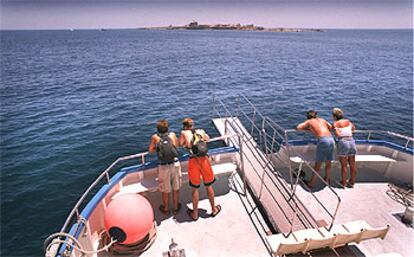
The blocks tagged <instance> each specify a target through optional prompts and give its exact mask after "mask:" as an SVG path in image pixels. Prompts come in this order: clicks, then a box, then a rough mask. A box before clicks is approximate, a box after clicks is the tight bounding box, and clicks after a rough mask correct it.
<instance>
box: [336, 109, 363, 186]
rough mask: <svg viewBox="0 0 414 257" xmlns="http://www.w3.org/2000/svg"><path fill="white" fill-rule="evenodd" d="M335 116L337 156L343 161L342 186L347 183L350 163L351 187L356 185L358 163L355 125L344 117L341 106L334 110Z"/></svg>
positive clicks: (349, 184) (349, 183)
mask: <svg viewBox="0 0 414 257" xmlns="http://www.w3.org/2000/svg"><path fill="white" fill-rule="evenodd" d="M332 115H333V118H334V120H335V121H334V123H333V129H334V130H335V136H336V137H337V138H338V145H337V154H336V155H337V156H338V157H339V161H340V162H341V173H342V182H341V184H342V186H344V187H345V186H346V185H347V169H348V163H349V168H350V170H351V178H350V180H349V182H348V186H349V187H354V184H355V180H356V174H357V170H356V165H355V155H356V153H357V150H356V145H355V140H354V138H353V137H352V133H353V132H354V131H355V125H354V124H353V123H352V122H351V121H350V120H348V119H344V113H343V111H342V110H341V109H339V108H334V109H333V110H332Z"/></svg>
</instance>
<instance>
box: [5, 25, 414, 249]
mask: <svg viewBox="0 0 414 257" xmlns="http://www.w3.org/2000/svg"><path fill="white" fill-rule="evenodd" d="M412 38H413V32H412V30H327V31H325V32H323V33H311V32H310V33H271V32H245V31H146V30H108V31H97V30H94V31H92V30H90V31H88V30H80V31H73V32H71V31H2V32H1V46H0V47H1V48H0V49H1V55H0V57H1V60H0V61H1V92H0V103H1V109H0V118H1V142H0V143H1V252H0V255H1V256H41V255H42V251H41V246H42V243H43V240H44V239H45V238H46V237H47V236H48V235H49V234H51V233H53V232H56V231H58V230H59V229H60V228H61V226H62V225H63V223H64V221H65V219H66V216H67V215H68V213H69V211H70V210H71V209H72V207H73V206H74V204H75V203H76V201H77V199H78V198H79V197H80V195H81V194H82V193H83V192H84V190H85V189H86V188H87V186H88V185H89V184H90V183H91V182H92V181H93V180H94V178H95V177H97V175H98V174H99V173H100V172H101V171H102V170H103V169H105V168H106V167H107V166H108V165H109V164H111V163H112V162H113V161H114V160H115V159H116V158H117V157H119V156H123V155H129V154H134V153H138V152H143V151H146V150H147V147H148V144H149V139H150V136H151V134H152V133H154V132H155V122H156V121H157V120H158V119H160V118H167V119H168V120H169V121H170V123H171V127H172V129H173V130H174V131H177V132H178V131H179V128H180V127H181V120H182V119H183V118H184V117H187V116H190V117H192V118H194V119H195V121H196V124H197V126H198V127H202V128H204V129H205V130H206V131H207V132H208V133H209V134H211V135H217V132H215V131H214V127H213V125H212V123H211V121H210V118H211V117H212V111H211V110H212V107H213V95H216V96H219V97H221V98H222V99H223V100H224V101H225V102H227V103H234V101H235V100H234V99H235V97H236V96H237V95H239V94H244V95H246V96H247V97H248V98H249V99H250V100H251V101H252V102H253V103H254V104H255V105H257V107H258V108H259V110H260V111H262V113H263V114H264V115H267V116H269V117H270V118H272V119H274V120H275V121H277V122H279V124H281V125H282V126H283V127H284V128H293V127H294V126H295V125H296V124H297V123H299V122H301V121H303V120H304V119H305V112H306V111H307V110H308V109H311V108H312V109H315V110H317V111H318V113H319V115H320V116H322V117H324V118H326V119H328V120H329V121H331V120H332V118H331V115H330V111H331V109H332V107H340V108H342V109H343V110H344V112H345V115H346V116H347V117H349V118H350V119H351V120H352V121H353V122H354V123H355V125H356V126H357V128H358V129H378V130H391V131H395V132H398V133H402V134H407V135H412V133H413V102H412V100H413V80H412V79H413V78H412V76H413V45H412Z"/></svg>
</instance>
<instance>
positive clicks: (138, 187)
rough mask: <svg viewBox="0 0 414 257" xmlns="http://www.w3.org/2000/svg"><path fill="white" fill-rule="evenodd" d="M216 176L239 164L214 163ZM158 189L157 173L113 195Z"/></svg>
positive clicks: (184, 178)
mask: <svg viewBox="0 0 414 257" xmlns="http://www.w3.org/2000/svg"><path fill="white" fill-rule="evenodd" d="M211 168H212V169H213V173H214V176H220V175H225V174H229V173H233V172H235V171H236V169H237V165H236V164H234V163H231V162H226V163H220V164H214V165H212V166H211ZM182 175H183V183H184V182H187V181H188V172H183V173H182ZM157 190H158V177H157V174H154V175H151V176H145V175H144V178H143V179H142V180H140V181H139V182H137V183H133V184H130V185H126V186H122V187H121V189H120V190H119V192H117V193H116V194H114V195H113V196H112V199H115V198H116V197H118V196H120V195H124V194H139V193H143V192H155V191H157Z"/></svg>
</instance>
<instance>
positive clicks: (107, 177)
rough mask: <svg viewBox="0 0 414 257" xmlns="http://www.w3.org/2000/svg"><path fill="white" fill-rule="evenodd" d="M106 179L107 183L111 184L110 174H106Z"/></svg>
mask: <svg viewBox="0 0 414 257" xmlns="http://www.w3.org/2000/svg"><path fill="white" fill-rule="evenodd" d="M105 177H106V181H107V182H108V184H109V183H110V182H111V178H110V177H109V173H108V171H107V172H105Z"/></svg>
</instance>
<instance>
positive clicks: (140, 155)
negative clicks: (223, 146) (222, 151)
mask: <svg viewBox="0 0 414 257" xmlns="http://www.w3.org/2000/svg"><path fill="white" fill-rule="evenodd" d="M233 136H234V135H225V136H220V137H215V138H211V139H210V140H208V141H207V142H208V143H210V142H215V141H220V140H224V139H226V138H230V137H233ZM149 154H150V153H149V152H142V153H138V154H133V155H127V156H123V157H119V158H118V159H116V160H115V161H114V162H113V163H112V164H111V165H109V166H108V168H106V169H105V170H104V171H103V172H102V173H101V174H100V175H99V176H98V177H97V178H96V179H95V180H94V182H92V184H91V185H90V186H89V187H88V188H87V189H86V191H85V192H84V193H83V194H82V196H81V197H80V198H79V200H78V201H77V203H76V204H75V206H74V207H73V209H72V210H71V212H70V213H69V215H68V217H67V218H66V221H65V223H64V224H63V226H62V228H61V229H60V232H65V231H66V229H67V228H68V225H69V223H70V222H71V220H72V218H73V217H74V215H75V213H76V214H77V216H78V218H79V216H80V214H79V207H80V206H81V204H82V203H83V201H84V200H85V198H86V197H87V196H88V195H89V193H90V192H91V191H92V189H93V188H94V187H95V186H96V185H97V184H98V183H99V182H101V180H102V179H103V178H106V179H107V183H110V182H111V180H110V177H109V172H110V171H111V169H112V168H113V167H115V165H117V164H118V163H119V162H121V161H127V160H131V159H135V158H141V163H142V164H144V163H145V156H147V155H149Z"/></svg>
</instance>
